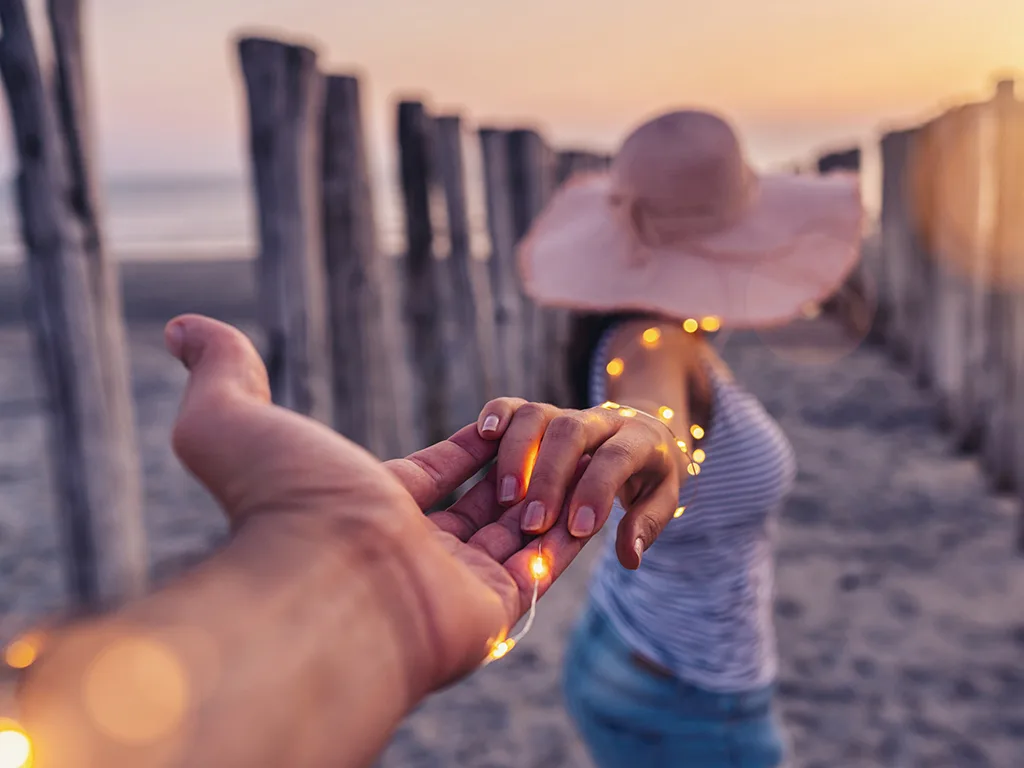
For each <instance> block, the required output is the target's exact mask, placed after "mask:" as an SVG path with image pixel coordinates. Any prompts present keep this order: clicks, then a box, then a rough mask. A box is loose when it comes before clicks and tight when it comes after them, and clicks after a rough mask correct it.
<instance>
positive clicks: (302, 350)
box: [238, 37, 332, 424]
mask: <svg viewBox="0 0 1024 768" xmlns="http://www.w3.org/2000/svg"><path fill="white" fill-rule="evenodd" d="M238 51H239V58H240V60H241V66H242V73H243V75H244V78H245V84H246V86H247V92H248V104H249V149H250V153H251V158H252V168H253V176H254V180H255V185H256V200H257V209H258V214H259V234H260V250H259V259H258V270H259V272H258V276H259V280H258V283H259V302H260V306H259V311H260V315H261V318H262V323H263V327H264V330H265V332H266V335H267V339H266V342H267V355H266V357H267V372H268V373H269V375H270V388H271V391H272V392H273V397H274V402H275V403H278V404H280V405H283V406H285V407H287V408H291V409H293V410H295V411H298V412H299V413H302V414H305V415H307V416H311V417H313V418H315V419H318V420H319V421H322V422H324V423H327V424H329V423H330V422H331V416H332V412H331V400H330V397H331V391H330V367H331V366H330V359H329V357H330V355H329V343H328V339H327V317H326V308H325V306H324V301H325V295H324V266H323V231H322V223H321V218H320V216H321V210H320V175H321V168H320V156H321V145H320V139H321V131H322V129H323V126H322V115H323V82H322V78H321V77H320V73H319V72H318V71H317V63H316V60H317V55H316V53H315V52H314V51H313V50H312V49H310V48H306V47H302V46H298V45H290V44H287V43H283V42H279V41H277V40H267V39H263V38H253V37H250V38H243V39H242V40H240V41H239V43H238Z"/></svg>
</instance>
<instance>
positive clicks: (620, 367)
mask: <svg viewBox="0 0 1024 768" xmlns="http://www.w3.org/2000/svg"><path fill="white" fill-rule="evenodd" d="M625 369H626V364H625V363H624V362H622V358H621V357H616V358H615V359H614V360H612V361H611V362H609V363H608V365H607V366H605V370H606V371H608V375H609V376H611V377H612V378H615V377H616V376H621V375H622V372H623V371H624V370H625Z"/></svg>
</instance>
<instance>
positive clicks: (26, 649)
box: [4, 635, 39, 669]
mask: <svg viewBox="0 0 1024 768" xmlns="http://www.w3.org/2000/svg"><path fill="white" fill-rule="evenodd" d="M38 645H39V643H38V640H37V639H36V638H35V637H33V636H31V635H26V636H25V637H20V638H18V639H17V640H15V641H14V642H12V643H11V644H10V645H8V646H7V648H6V649H5V650H4V661H5V662H7V666H9V667H12V668H13V669H27V668H28V667H30V666H32V664H33V663H34V662H35V660H36V657H37V656H38V655H39V650H38Z"/></svg>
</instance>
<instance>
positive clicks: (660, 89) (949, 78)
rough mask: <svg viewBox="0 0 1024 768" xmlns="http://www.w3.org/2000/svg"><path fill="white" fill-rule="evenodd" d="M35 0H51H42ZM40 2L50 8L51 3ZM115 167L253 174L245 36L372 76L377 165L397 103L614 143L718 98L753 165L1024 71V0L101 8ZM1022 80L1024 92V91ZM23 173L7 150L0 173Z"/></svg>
mask: <svg viewBox="0 0 1024 768" xmlns="http://www.w3.org/2000/svg"><path fill="white" fill-rule="evenodd" d="M29 2H36V0H29ZM40 4H41V2H40ZM86 6H87V10H86V13H87V23H86V35H87V51H88V56H89V65H90V73H89V74H90V77H91V88H92V107H93V117H94V122H95V128H96V132H97V143H98V146H97V149H98V151H99V158H100V165H101V168H102V169H103V171H104V175H107V176H110V175H114V176H124V175H147V174H153V173H176V174H177V173H188V174H191V173H209V174H238V173H242V172H243V171H244V169H245V168H246V146H245V99H244V93H243V92H242V91H241V89H240V77H239V69H238V65H237V56H236V51H235V47H234V41H235V39H236V37H237V36H238V35H239V34H240V33H243V32H246V33H248V32H256V33H260V34H272V35H277V36H281V37H284V38H287V39H291V40H295V41H305V42H309V43H311V44H313V45H314V46H315V47H316V48H317V50H318V51H319V54H320V59H321V62H322V66H323V68H324V69H325V70H326V71H331V72H340V73H358V74H361V75H362V80H363V92H364V102H365V108H366V110H367V120H368V124H369V127H370V129H371V134H370V135H371V142H372V144H371V147H372V151H373V153H374V156H375V158H386V157H387V156H388V155H390V154H391V145H392V142H393V138H392V137H393V112H394V102H395V100H397V98H399V97H405V96H415V97H423V98H425V99H426V100H427V101H428V103H429V104H430V105H432V106H433V107H434V108H435V109H437V110H444V111H449V112H450V111H459V112H461V113H462V114H463V115H464V117H466V118H467V119H468V120H469V121H470V122H471V124H472V125H478V124H481V123H485V122H486V123H490V124H509V125H513V124H515V125H532V126H536V127H538V128H540V129H541V130H542V131H543V133H544V135H545V136H546V137H547V138H548V139H549V140H550V141H551V142H552V143H553V144H555V145H556V146H569V145H582V146H591V147H594V148H597V149H604V150H609V151H610V150H612V149H614V147H615V146H616V144H617V143H618V141H619V140H620V139H621V138H622V137H623V135H624V134H625V133H626V132H627V131H628V130H629V129H630V128H631V127H633V126H634V125H636V124H637V123H638V122H639V121H641V120H642V119H643V118H644V117H646V116H648V115H650V114H652V113H654V112H657V111H661V110H663V109H669V108H673V107H679V106H700V107H710V108H713V109H716V110H717V111H720V112H722V113H723V114H725V115H727V116H728V117H730V118H731V119H732V120H733V121H734V123H735V124H736V126H737V127H738V128H739V129H740V131H741V133H742V135H743V137H744V140H745V143H746V145H747V147H748V150H749V152H750V154H751V156H752V159H753V161H754V163H755V164H757V165H760V166H774V165H777V164H780V163H785V162H788V161H791V160H802V159H805V158H807V157H810V156H811V155H813V153H814V152H815V151H816V150H818V149H822V148H830V147H833V146H836V147H845V146H846V145H847V144H850V143H857V142H862V141H871V140H872V139H873V137H875V136H877V134H878V132H879V130H880V129H882V128H885V127H888V126H893V125H898V124H901V123H903V122H907V121H917V120H919V119H920V118H921V117H922V116H927V115H928V114H929V113H930V112H931V111H933V110H935V109H937V108H940V107H942V106H944V105H949V104H953V103H957V102H960V101H963V100H966V99H972V98H979V97H984V96H986V95H987V94H988V92H989V91H990V89H991V82H992V77H993V75H994V74H996V73H998V72H1001V71H1006V70H1009V71H1014V70H1015V71H1016V72H1018V73H1022V74H1024V1H1022V0H777V1H776V2H769V1H766V0H631V2H630V3H626V2H624V1H623V0H517V2H514V3H510V2H500V1H498V0H173V1H172V2H162V1H161V0H91V2H86ZM1022 90H1024V87H1022ZM10 166H11V158H10V149H9V142H5V147H4V151H3V154H2V155H0V171H8V170H9V169H10Z"/></svg>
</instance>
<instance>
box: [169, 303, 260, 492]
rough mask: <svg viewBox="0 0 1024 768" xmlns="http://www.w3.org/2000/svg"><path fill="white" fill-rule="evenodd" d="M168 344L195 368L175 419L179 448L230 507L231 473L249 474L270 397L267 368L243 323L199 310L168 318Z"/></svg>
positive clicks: (189, 465)
mask: <svg viewBox="0 0 1024 768" xmlns="http://www.w3.org/2000/svg"><path fill="white" fill-rule="evenodd" d="M164 340H165V342H166V344H167V348H168V350H169V351H170V352H171V354H172V355H174V356H175V357H176V358H178V359H179V360H180V361H181V362H182V363H183V364H184V366H185V367H186V368H187V369H188V371H189V378H188V384H187V385H186V388H185V395H184V398H183V400H182V404H181V410H180V411H179V413H178V419H177V422H176V423H175V425H174V433H173V438H172V442H173V446H174V452H175V453H176V454H177V455H178V458H179V459H181V462H182V464H184V465H185V467H186V468H188V470H189V471H190V472H192V474H194V475H195V476H196V477H197V478H198V479H199V480H200V481H201V482H202V483H203V484H204V485H205V486H206V487H207V488H208V489H209V490H210V492H211V493H213V494H214V496H216V497H217V498H218V500H219V501H221V503H222V504H224V505H225V507H226V508H228V509H230V508H231V505H230V501H231V496H232V495H233V494H232V492H231V490H232V489H231V488H230V480H231V478H240V477H244V476H245V474H246V473H245V471H244V470H245V465H246V463H247V459H246V456H247V454H248V453H249V451H248V450H247V449H246V446H247V445H249V446H251V445H252V440H253V439H254V438H255V436H256V435H255V434H254V431H255V430H257V429H258V425H257V424H255V423H253V418H252V417H253V416H254V415H256V414H258V413H259V412H260V411H262V410H263V409H264V408H266V407H267V405H268V404H269V402H270V384H269V382H268V380H267V370H266V368H265V367H264V365H263V361H262V360H261V359H260V356H259V354H258V353H257V351H256V348H255V347H254V346H253V344H252V342H251V341H249V339H248V338H247V337H246V336H245V335H244V334H243V333H242V332H241V331H239V330H238V329H236V328H234V327H232V326H230V325H227V324H226V323H221V322H219V321H217V320H212V319H211V318H208V317H202V316H199V315H183V316H181V317H177V318H175V319H174V320H172V321H171V322H170V323H168V324H167V327H166V328H165V330H164Z"/></svg>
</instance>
